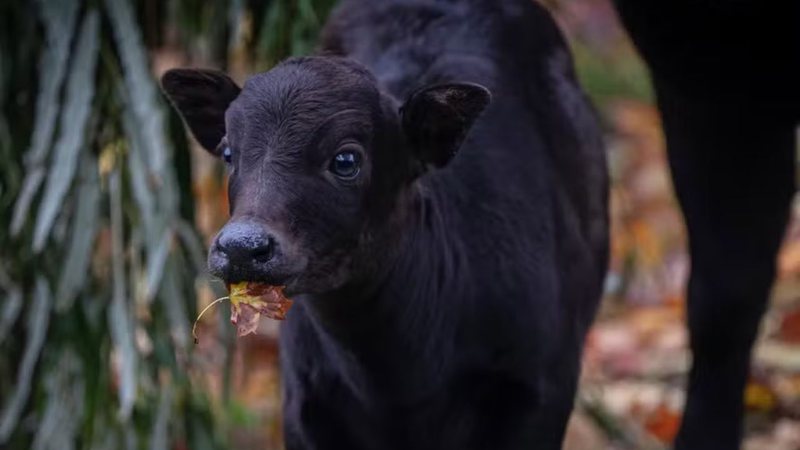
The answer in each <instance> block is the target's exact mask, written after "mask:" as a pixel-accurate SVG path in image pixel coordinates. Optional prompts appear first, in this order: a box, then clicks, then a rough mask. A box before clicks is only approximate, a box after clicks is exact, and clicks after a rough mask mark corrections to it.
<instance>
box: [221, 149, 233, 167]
mask: <svg viewBox="0 0 800 450" xmlns="http://www.w3.org/2000/svg"><path fill="white" fill-rule="evenodd" d="M222 160H223V161H225V164H230V163H231V160H232V158H231V148H230V147H229V146H227V145H226V146H225V148H223V149H222Z"/></svg>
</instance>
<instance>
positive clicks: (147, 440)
mask: <svg viewBox="0 0 800 450" xmlns="http://www.w3.org/2000/svg"><path fill="white" fill-rule="evenodd" d="M332 3H333V1H332V0H272V1H244V0H229V1H212V2H205V1H199V0H176V1H170V2H160V1H157V0H141V1H136V2H131V1H130V0H38V1H25V0H12V1H4V2H0V107H1V108H0V158H2V164H0V224H1V225H2V226H0V248H2V250H1V251H0V252H2V253H1V254H2V257H0V298H2V303H0V447H2V448H15V449H27V448H34V449H45V448H58V449H71V448H109V449H120V448H127V449H135V448H153V449H166V448H192V449H205V448H208V449H211V448H223V447H226V445H227V444H226V442H227V430H226V424H227V421H226V419H225V416H226V415H227V414H226V413H227V412H228V411H236V405H235V404H226V405H223V406H222V407H215V406H214V405H215V402H216V400H215V398H217V397H219V398H222V401H223V402H225V401H226V395H225V391H226V388H225V386H222V387H221V388H220V389H219V390H221V391H223V392H222V394H221V395H214V393H212V386H208V385H206V384H207V383H206V380H205V379H204V378H203V377H200V376H194V375H193V373H194V372H196V370H195V364H196V359H197V358H196V354H195V353H196V352H194V351H193V344H192V342H191V338H190V333H189V330H190V327H191V323H192V320H193V319H194V316H195V313H196V292H197V290H198V289H201V288H204V289H211V288H209V287H208V286H207V285H208V281H209V280H207V278H206V277H205V276H204V275H203V273H204V270H205V269H204V267H205V258H204V250H203V247H202V244H201V240H200V239H199V238H198V235H197V233H196V232H195V229H194V225H193V223H194V211H193V208H192V189H193V186H192V173H191V170H192V169H191V168H192V165H191V164H190V152H189V151H188V147H189V143H188V141H187V139H186V137H185V133H184V129H183V127H182V125H181V124H180V122H179V119H178V118H177V117H176V116H175V114H174V113H172V112H167V111H168V109H167V108H166V103H165V101H164V99H163V97H162V95H161V94H160V91H159V89H158V85H157V81H156V78H155V76H154V73H153V69H152V68H151V66H152V63H153V59H155V58H157V57H158V55H161V54H164V53H171V54H176V53H177V54H179V55H180V56H179V57H178V60H179V61H184V62H186V61H188V62H191V63H192V64H197V65H211V66H217V67H227V66H229V65H230V64H231V63H232V62H235V63H236V64H239V65H244V66H246V67H250V68H266V67H268V66H269V65H271V64H273V63H274V62H276V61H278V60H279V59H281V58H283V57H285V56H287V55H290V54H300V53H306V52H308V51H309V50H310V49H311V48H312V45H313V41H314V37H315V35H316V33H317V31H318V30H319V28H320V26H321V24H322V21H323V19H324V17H325V16H326V15H327V13H328V11H329V9H330V8H331V6H332ZM216 288H217V289H219V286H216ZM228 380H229V377H226V378H225V381H226V382H228ZM234 416H235V417H239V416H241V417H244V416H243V415H242V414H239V415H238V416H237V415H234ZM235 417H234V419H233V420H235ZM241 420H244V419H241ZM241 420H239V421H241Z"/></svg>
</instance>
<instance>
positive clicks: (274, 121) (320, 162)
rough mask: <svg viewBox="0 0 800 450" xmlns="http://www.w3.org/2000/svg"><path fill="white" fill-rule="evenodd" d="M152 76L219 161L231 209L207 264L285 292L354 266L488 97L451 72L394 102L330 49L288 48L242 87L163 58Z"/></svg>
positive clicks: (324, 284) (350, 274)
mask: <svg viewBox="0 0 800 450" xmlns="http://www.w3.org/2000/svg"><path fill="white" fill-rule="evenodd" d="M162 85H163V88H164V91H165V92H166V94H167V96H168V97H169V98H170V99H171V101H172V103H173V104H174V106H175V107H176V108H177V110H178V111H179V112H180V113H181V115H182V117H183V119H184V121H185V122H186V124H187V125H188V127H189V129H190V130H191V131H192V133H193V134H194V136H195V137H196V138H197V140H198V142H199V143H200V144H201V145H202V146H203V147H204V148H205V149H206V150H208V151H209V152H211V153H213V154H214V155H216V156H218V157H220V158H221V159H223V160H224V161H225V164H226V165H227V167H228V171H229V190H228V198H229V200H230V208H231V209H230V215H231V217H230V220H229V221H228V223H227V224H226V225H225V226H224V227H223V228H222V230H221V231H220V232H219V234H218V235H217V236H216V238H215V239H214V243H213V245H212V247H211V250H210V252H209V257H208V264H209V269H210V271H211V272H212V273H213V274H215V275H217V276H219V277H220V278H222V279H224V280H225V281H227V282H238V281H259V282H263V283H267V284H272V285H285V286H286V292H287V294H289V295H293V294H298V293H321V292H327V291H331V290H334V289H337V288H340V287H342V286H343V285H345V284H347V283H348V282H350V281H353V280H355V279H356V278H357V277H358V276H360V275H362V274H363V270H364V268H365V267H364V266H365V265H368V264H372V262H369V263H368V262H367V260H370V259H371V260H372V261H374V258H376V257H378V256H379V255H376V252H377V251H380V249H381V245H382V244H386V243H385V242H384V243H381V242H376V241H379V240H380V239H381V236H388V235H390V233H387V232H386V231H387V228H389V227H390V226H391V225H390V224H396V223H397V222H398V216H402V215H403V213H404V211H401V209H402V208H407V207H408V206H407V205H408V204H409V202H407V201H405V199H407V198H409V197H410V196H409V193H410V192H412V186H413V184H414V183H413V182H414V180H415V179H416V178H417V177H419V176H420V174H422V173H423V172H424V171H425V170H427V169H429V168H433V167H441V166H443V165H445V164H446V163H447V162H448V161H449V160H450V158H451V157H452V156H453V155H454V154H455V152H456V150H457V149H458V147H459V146H460V144H461V142H462V141H463V139H464V137H465V135H466V133H467V131H468V130H469V127H470V125H471V124H472V122H473V121H474V120H475V118H476V117H477V116H478V114H479V113H480V112H481V110H482V109H483V108H484V107H485V106H486V105H487V103H488V102H489V93H488V91H487V90H486V89H485V88H482V87H480V86H477V85H474V84H467V83H453V84H445V85H437V86H430V87H427V88H423V89H421V90H419V91H417V92H415V93H414V94H412V95H410V96H409V98H408V99H407V100H406V101H405V103H403V104H402V105H399V104H398V102H397V101H396V100H394V99H393V98H391V97H390V96H389V95H387V94H386V93H383V92H382V91H381V89H380V88H379V86H378V84H377V82H376V80H375V78H374V77H373V76H372V75H371V74H370V73H369V71H367V70H366V69H365V68H363V67H361V66H360V65H358V64H357V63H355V62H353V61H350V60H347V59H343V58H333V57H310V58H295V59H290V60H287V61H286V62H284V63H282V64H280V65H278V66H277V67H275V68H274V69H272V70H270V71H269V72H266V73H262V74H258V75H255V76H253V77H252V78H250V79H249V80H248V81H247V82H246V83H245V85H244V88H243V89H240V88H239V87H238V86H237V85H236V84H235V83H234V82H233V81H232V80H231V79H230V78H228V77H227V76H226V75H224V74H223V73H221V72H216V71H209V70H195V69H173V70H171V71H169V72H167V73H166V74H165V75H164V77H163V78H162ZM398 106H399V108H398Z"/></svg>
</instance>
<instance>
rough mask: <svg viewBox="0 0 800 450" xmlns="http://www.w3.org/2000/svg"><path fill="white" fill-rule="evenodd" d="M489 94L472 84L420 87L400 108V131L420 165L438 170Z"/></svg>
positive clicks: (462, 137)
mask: <svg viewBox="0 0 800 450" xmlns="http://www.w3.org/2000/svg"><path fill="white" fill-rule="evenodd" d="M490 100H491V94H490V93H489V90H488V89H486V88H485V87H483V86H480V85H478V84H473V83H448V84H440V85H435V86H428V87H424V88H422V89H420V90H418V91H416V92H414V93H413V94H411V95H410V96H409V98H408V100H407V101H406V102H405V104H404V105H403V106H402V108H400V114H401V120H402V124H403V132H404V133H405V135H406V138H407V139H408V141H409V143H410V144H411V147H412V149H413V151H414V152H415V153H416V155H417V157H418V158H420V159H421V160H422V161H423V162H424V163H426V164H431V165H433V166H435V167H442V166H444V165H445V164H447V162H448V161H450V159H451V158H452V157H453V156H454V155H455V154H456V152H457V151H458V149H459V147H461V144H462V143H463V142H464V138H465V137H466V136H467V132H469V129H470V127H471V126H472V124H473V122H475V119H477V118H478V116H479V115H480V113H481V111H483V109H484V108H485V107H486V105H488V104H489V101H490Z"/></svg>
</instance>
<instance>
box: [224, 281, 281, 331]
mask: <svg viewBox="0 0 800 450" xmlns="http://www.w3.org/2000/svg"><path fill="white" fill-rule="evenodd" d="M229 290H230V300H231V323H232V324H234V325H236V334H237V335H238V336H240V337H241V336H245V335H248V334H251V333H255V332H256V329H257V328H258V321H259V319H260V318H261V315H262V314H263V315H265V316H266V317H269V318H270V319H274V320H283V319H285V318H286V313H287V312H288V311H289V308H291V306H292V301H291V300H289V299H288V298H286V297H284V295H283V287H282V286H270V285H267V284H263V283H253V282H241V283H234V284H231V285H230V286H229Z"/></svg>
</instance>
